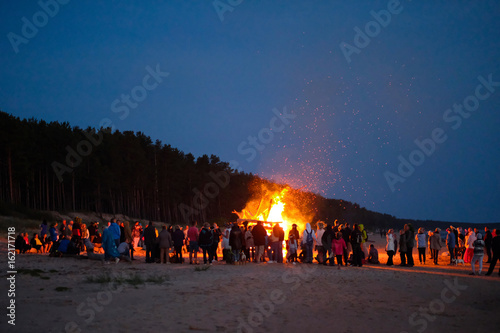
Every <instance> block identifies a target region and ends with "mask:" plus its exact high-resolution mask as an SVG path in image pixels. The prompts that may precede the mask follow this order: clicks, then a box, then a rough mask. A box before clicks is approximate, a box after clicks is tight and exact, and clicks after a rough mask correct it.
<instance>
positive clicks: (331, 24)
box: [0, 0, 500, 223]
mask: <svg viewBox="0 0 500 333" xmlns="http://www.w3.org/2000/svg"><path fill="white" fill-rule="evenodd" d="M66 2H67V3H66ZM45 3H46V4H47V5H43V4H45ZM41 4H42V5H41ZM55 4H57V5H55ZM43 7H45V9H43ZM499 14H500V2H498V1H451V0H450V1H408V0H405V1H401V2H400V3H398V2H397V1H393V0H391V1H240V0H220V1H66V0H65V1H63V0H60V1H59V2H57V1H56V0H42V1H41V2H40V3H38V2H36V1H3V2H2V8H1V14H0V17H1V19H0V29H1V33H2V42H1V57H0V61H1V64H2V66H1V76H0V80H1V81H0V87H1V89H0V109H1V110H2V111H4V112H8V113H11V114H13V115H15V116H19V117H21V118H31V117H34V118H37V119H44V120H46V121H68V122H69V123H70V124H71V125H73V126H80V127H83V128H85V127H88V126H92V127H99V126H101V125H103V124H111V125H112V126H113V127H115V128H116V129H118V130H121V131H124V130H133V131H142V132H144V133H146V134H147V135H149V136H151V137H152V139H153V140H156V139H159V140H161V141H162V142H163V143H167V144H171V145H172V146H174V147H177V148H179V149H180V150H182V151H184V152H186V153H188V152H191V153H193V154H194V155H195V156H200V155H203V154H208V155H210V154H215V155H218V156H219V157H220V158H221V159H222V160H225V161H232V165H233V166H234V167H238V168H239V169H241V170H244V171H246V172H252V173H257V174H259V175H261V176H263V177H266V178H269V179H273V180H276V181H279V182H284V183H288V184H290V185H292V186H294V187H296V188H300V187H303V188H304V189H306V190H310V191H313V192H316V193H320V194H322V195H324V196H326V197H330V198H337V199H345V200H348V201H351V202H357V203H359V204H360V205H361V206H363V207H366V208H367V209H371V210H375V211H378V212H383V213H388V214H391V215H395V216H397V217H400V218H417V219H434V220H445V221H461V222H462V221H463V222H483V223H484V222H497V221H500V205H499V204H498V202H499V201H500V191H499V188H500V174H499V172H498V170H500V158H499V153H500V149H499V147H500V145H499V144H500V134H499V133H500V132H499V131H498V128H500V65H499V59H500V20H499Z"/></svg>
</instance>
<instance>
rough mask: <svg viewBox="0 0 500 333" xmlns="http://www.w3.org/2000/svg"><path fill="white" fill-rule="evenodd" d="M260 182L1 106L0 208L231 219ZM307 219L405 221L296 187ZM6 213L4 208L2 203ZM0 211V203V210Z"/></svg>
mask: <svg viewBox="0 0 500 333" xmlns="http://www.w3.org/2000/svg"><path fill="white" fill-rule="evenodd" d="M261 183H264V184H266V185H267V186H268V187H269V186H271V187H275V188H276V189H282V188H284V187H285V186H286V184H274V183H271V182H269V181H268V180H266V179H262V178H260V177H258V176H257V175H253V174H251V173H244V172H240V171H237V170H233V169H232V168H231V167H230V166H229V163H227V162H224V161H221V160H220V158H219V157H217V156H215V155H211V156H208V155H203V156H200V157H197V158H195V157H194V156H193V155H192V154H190V153H187V154H186V153H184V152H182V151H180V150H179V149H177V148H174V147H172V146H170V145H168V144H163V143H162V142H161V141H159V140H156V141H155V142H153V141H152V140H151V138H150V137H149V136H147V135H145V134H144V133H142V132H135V133H134V132H132V131H124V132H120V131H117V130H116V131H111V129H109V128H108V129H103V128H101V129H93V128H90V127H89V128H87V129H82V128H79V127H72V126H70V124H69V123H67V122H62V123H60V122H45V121H44V120H37V119H22V120H21V119H20V118H18V117H14V116H12V115H10V114H8V113H5V112H2V111H0V208H1V207H4V208H5V207H19V206H22V207H26V208H28V209H31V210H39V211H60V212H69V211H92V212H96V213H97V214H102V213H107V214H124V215H128V216H133V217H137V218H140V219H151V220H155V221H163V222H167V223H188V222H190V221H192V220H197V221H199V222H206V221H234V220H236V218H237V216H236V215H235V214H234V213H233V211H235V210H236V211H240V210H242V209H243V208H244V207H245V204H246V203H247V201H248V200H249V199H250V198H251V197H252V195H255V193H252V189H255V188H257V187H258V186H256V185H258V184H261ZM294 191H295V192H296V193H295V195H294V197H295V198H296V200H297V201H300V202H302V203H307V207H305V206H304V208H303V209H307V210H310V211H309V212H308V213H310V214H309V215H310V216H313V218H312V220H311V222H315V221H316V220H319V219H321V220H324V221H327V222H333V221H334V220H339V221H341V222H343V221H348V222H351V223H353V222H354V223H355V222H358V223H364V224H365V225H367V226H371V227H375V226H380V227H389V226H396V225H400V224H402V223H404V222H408V221H410V220H398V219H396V218H395V217H394V216H391V215H388V214H381V213H376V212H372V211H369V210H367V209H365V208H361V207H360V206H359V205H357V204H355V203H351V202H348V201H344V200H337V199H327V198H324V197H322V196H320V195H317V194H314V193H310V192H305V191H298V190H294ZM4 211H5V209H4ZM1 213H2V210H1V209H0V214H1Z"/></svg>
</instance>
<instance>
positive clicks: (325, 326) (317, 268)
mask: <svg viewBox="0 0 500 333" xmlns="http://www.w3.org/2000/svg"><path fill="white" fill-rule="evenodd" d="M371 238H374V239H372V241H375V242H374V244H375V245H376V247H377V248H378V249H379V253H380V259H381V261H382V262H383V263H385V261H386V257H387V256H386V255H385V251H384V250H383V249H384V246H385V240H383V239H381V238H379V236H372V237H371ZM0 246H1V250H2V253H3V254H4V255H2V259H1V261H0V265H1V267H2V273H1V274H2V277H3V278H2V281H3V282H2V284H1V285H2V290H1V294H2V295H3V296H2V298H1V299H2V309H4V310H3V311H4V313H2V318H3V319H2V323H1V328H0V330H1V332H153V331H161V332H192V331H204V332H238V331H241V332H319V331H324V332H450V331H453V332H480V331H490V332H492V331H494V330H495V329H497V328H498V327H500V318H499V316H498V314H499V313H500V277H499V276H498V268H497V269H496V270H495V272H494V273H493V275H492V276H490V277H486V276H484V273H485V272H486V270H487V267H488V266H487V264H485V267H486V268H483V276H470V275H469V272H470V271H471V269H470V265H466V266H462V265H459V266H448V265H446V263H447V262H448V261H449V258H448V257H444V256H441V258H440V265H439V266H434V265H432V263H431V260H430V259H427V264H426V265H419V264H416V265H415V266H414V267H412V268H406V267H399V266H393V267H388V266H386V265H383V264H382V265H365V266H363V267H362V268H357V267H342V269H340V270H339V269H337V267H329V266H323V265H317V264H297V265H291V264H268V263H261V264H254V263H247V264H246V265H226V264H223V263H217V264H213V265H211V266H210V268H209V269H206V270H201V267H203V265H189V264H182V265H180V264H169V265H165V264H146V263H145V262H144V255H143V253H141V252H139V253H137V254H136V258H137V260H135V261H133V262H132V263H127V262H120V263H118V264H114V263H112V264H108V265H106V264H102V263H101V262H99V261H93V260H84V259H75V258H52V257H49V256H48V255H46V254H44V255H42V254H23V255H16V260H15V268H16V270H17V271H18V273H17V274H16V275H15V298H14V299H15V305H16V308H15V311H16V312H15V324H16V325H15V326H12V325H9V324H7V322H6V321H7V320H10V319H9V317H7V316H6V314H7V313H8V312H7V311H9V310H7V309H6V307H7V305H8V302H9V300H10V299H12V298H8V297H7V291H8V289H9V284H8V283H6V278H7V277H8V276H9V274H7V273H6V272H7V270H8V268H7V262H6V261H7V255H6V249H7V246H6V240H5V239H2V240H1V242H0ZM397 257H398V258H396V260H395V264H399V256H397ZM414 258H415V261H416V262H417V263H418V255H417V254H416V249H415V250H414ZM196 268H197V269H198V270H196ZM36 269H38V270H41V271H42V272H39V271H38V274H37V273H33V275H30V274H26V273H29V272H35V271H33V270H36ZM20 272H24V273H20ZM104 277H111V279H112V281H111V282H104V283H97V282H89V280H91V279H94V280H104ZM125 279H129V280H130V281H132V282H127V283H121V284H119V283H118V282H117V281H118V280H125ZM162 279H163V281H162ZM148 280H149V281H148ZM113 281H114V282H113ZM101 282H103V281H101Z"/></svg>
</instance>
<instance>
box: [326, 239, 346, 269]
mask: <svg viewBox="0 0 500 333" xmlns="http://www.w3.org/2000/svg"><path fill="white" fill-rule="evenodd" d="M345 250H347V245H346V243H345V241H344V239H343V238H342V234H341V233H340V232H337V233H336V234H335V237H334V238H333V240H332V254H331V256H332V259H331V261H330V266H333V262H334V260H333V255H335V257H336V258H337V265H338V266H339V267H340V266H342V256H343V255H344V251H345Z"/></svg>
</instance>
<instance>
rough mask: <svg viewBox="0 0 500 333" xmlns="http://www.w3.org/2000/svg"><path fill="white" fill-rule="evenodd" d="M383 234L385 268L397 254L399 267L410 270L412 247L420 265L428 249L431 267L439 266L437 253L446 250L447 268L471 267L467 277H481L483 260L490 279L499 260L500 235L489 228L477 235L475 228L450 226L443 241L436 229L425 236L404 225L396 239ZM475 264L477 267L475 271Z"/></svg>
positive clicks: (391, 235) (387, 233)
mask: <svg viewBox="0 0 500 333" xmlns="http://www.w3.org/2000/svg"><path fill="white" fill-rule="evenodd" d="M384 234H385V237H386V240H387V245H386V251H387V255H388V260H387V265H388V266H392V265H394V262H393V256H394V255H395V254H396V252H397V251H398V250H399V255H400V258H401V263H400V264H399V265H400V266H406V267H413V266H414V261H413V248H414V247H415V246H416V247H417V251H418V258H419V262H420V264H421V265H425V263H426V256H427V255H426V252H427V249H429V254H430V259H431V260H432V261H433V263H434V265H439V262H438V259H439V251H440V250H441V249H442V248H445V249H446V250H447V256H448V257H449V263H448V265H457V264H459V263H462V264H470V265H471V270H472V271H471V273H470V275H481V274H482V270H483V261H484V257H485V256H486V257H487V260H486V263H487V264H490V265H489V268H488V271H487V273H486V274H485V275H491V274H492V273H493V270H494V269H495V265H496V262H497V261H498V259H499V256H500V234H498V232H497V230H496V229H495V230H493V231H490V230H489V229H488V227H485V228H484V232H479V231H478V229H477V228H469V229H463V228H461V227H459V228H455V227H453V226H450V227H449V228H447V229H446V236H445V237H442V235H441V229H439V228H436V229H435V230H434V231H428V232H425V229H424V228H419V229H418V231H417V233H415V229H414V228H413V226H412V225H411V224H406V225H405V226H404V228H403V229H401V230H399V237H397V235H396V233H395V231H394V230H393V229H389V230H388V231H387V232H384V233H381V236H383V235H384ZM398 242H399V247H398ZM476 264H477V265H478V270H477V271H476ZM499 275H500V270H499Z"/></svg>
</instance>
